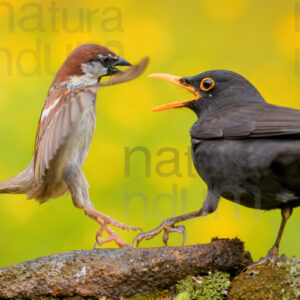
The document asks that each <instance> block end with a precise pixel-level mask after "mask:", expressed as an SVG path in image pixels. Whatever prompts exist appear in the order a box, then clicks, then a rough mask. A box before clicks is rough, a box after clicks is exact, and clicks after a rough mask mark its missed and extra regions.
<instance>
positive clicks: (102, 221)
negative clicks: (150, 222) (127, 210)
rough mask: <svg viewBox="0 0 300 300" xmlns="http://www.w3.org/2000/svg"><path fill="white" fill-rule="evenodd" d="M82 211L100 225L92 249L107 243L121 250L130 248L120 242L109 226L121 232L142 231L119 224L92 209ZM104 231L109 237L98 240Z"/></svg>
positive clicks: (87, 208) (86, 208)
mask: <svg viewBox="0 0 300 300" xmlns="http://www.w3.org/2000/svg"><path fill="white" fill-rule="evenodd" d="M84 211H85V213H86V214H87V215H88V216H89V217H91V218H92V219H94V220H95V221H96V222H97V223H98V224H99V225H100V229H99V230H98V232H97V234H96V243H95V245H94V248H95V247H97V246H102V245H103V244H106V243H109V242H111V241H114V242H115V243H116V244H117V245H118V246H119V247H121V248H123V247H131V245H130V244H128V243H126V242H124V241H122V239H121V238H120V237H119V236H118V235H117V233H116V232H115V231H114V230H113V229H111V228H110V227H109V225H113V226H115V227H118V228H121V229H123V230H125V229H126V230H134V231H137V230H140V231H142V229H141V228H139V227H135V226H129V225H125V224H123V223H120V222H118V221H117V220H114V219H113V218H111V217H110V216H108V215H105V214H103V213H101V212H99V211H97V210H95V209H93V208H89V207H84ZM104 231H106V232H107V233H108V235H109V237H107V238H104V239H99V238H100V237H101V236H102V234H103V232H104Z"/></svg>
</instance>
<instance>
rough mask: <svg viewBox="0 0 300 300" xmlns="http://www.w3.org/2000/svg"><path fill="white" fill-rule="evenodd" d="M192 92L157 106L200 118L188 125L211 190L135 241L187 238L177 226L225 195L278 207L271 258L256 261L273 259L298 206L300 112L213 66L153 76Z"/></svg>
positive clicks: (260, 205)
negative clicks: (192, 207)
mask: <svg viewBox="0 0 300 300" xmlns="http://www.w3.org/2000/svg"><path fill="white" fill-rule="evenodd" d="M152 77H157V78H160V79H163V80H166V81H170V82H173V83H175V84H176V85H179V86H181V87H184V88H186V89H188V90H189V91H191V92H193V94H194V95H195V98H193V99H191V100H185V101H178V102H174V103H171V104H166V105H162V106H160V107H158V108H156V109H154V111H161V110H166V109H170V108H178V107H188V108H190V109H191V110H193V111H194V112H195V113H196V115H197V117H198V120H197V122H196V123H195V124H194V125H193V126H192V128H191V130H190V135H191V143H192V156H193V162H194V166H195V168H196V170H197V172H198V174H199V175H200V177H201V178H202V179H203V180H204V181H205V183H206V184H207V187H208V194H207V198H206V200H205V201H204V204H203V206H202V208H201V209H200V210H199V211H196V212H192V213H189V214H186V215H183V216H179V217H175V218H170V219H167V220H165V221H164V222H163V223H162V224H161V225H160V226H159V227H157V228H156V229H154V230H152V231H150V232H146V233H142V234H140V235H138V236H137V237H136V239H135V241H136V242H137V244H138V243H139V242H140V241H141V240H142V239H150V238H152V237H153V236H155V235H156V234H158V233H159V232H161V231H164V242H165V243H167V240H168V234H169V232H174V231H176V232H179V233H182V234H183V235H184V238H185V231H184V227H183V226H175V224H176V223H178V222H180V221H183V220H187V219H190V218H193V217H197V216H203V215H207V214H209V213H211V212H213V211H215V210H216V209H217V206H218V202H219V198H220V197H221V196H222V197H224V198H226V199H228V200H230V201H233V202H235V203H238V204H241V205H244V206H247V207H250V208H254V209H263V210H270V209H281V211H282V223H281V226H280V230H279V233H278V237H277V239H276V242H275V244H274V246H273V247H272V249H271V250H270V251H269V253H268V255H267V256H266V257H265V258H264V259H262V260H260V261H259V262H258V263H256V264H266V263H269V262H272V263H275V262H276V260H277V258H278V247H279V242H280V239H281V235H282V232H283V229H284V226H285V223H286V221H287V219H288V218H289V217H290V215H291V214H292V210H293V208H294V207H297V206H300V111H299V110H296V109H291V108H287V107H280V106H276V105H272V104H268V103H267V102H266V101H265V100H264V98H263V97H262V96H261V94H260V93H259V92H258V91H257V89H256V88H255V87H254V86H253V85H252V84H251V83H250V82H249V81H248V80H246V79H245V78H244V77H242V76H241V75H239V74H237V73H234V72H231V71H225V70H213V71H208V72H204V73H201V74H199V75H196V76H193V77H183V78H181V77H176V76H172V75H168V74H153V75H152Z"/></svg>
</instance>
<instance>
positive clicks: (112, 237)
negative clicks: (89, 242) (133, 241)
mask: <svg viewBox="0 0 300 300" xmlns="http://www.w3.org/2000/svg"><path fill="white" fill-rule="evenodd" d="M96 221H97V223H98V224H100V226H101V227H100V229H99V230H98V232H97V234H96V243H95V244H94V248H96V247H97V246H102V245H104V244H106V243H109V242H112V241H114V242H115V243H116V244H117V245H118V246H119V247H120V248H124V247H131V245H130V244H128V243H126V242H124V241H122V239H121V238H120V237H119V236H118V235H117V233H116V232H115V231H114V230H113V229H111V228H110V227H108V225H107V224H105V223H103V222H102V221H101V220H100V219H98V218H97V220H96ZM104 230H105V231H106V232H107V233H108V234H109V237H107V238H104V239H99V237H101V236H102V233H103V231H104Z"/></svg>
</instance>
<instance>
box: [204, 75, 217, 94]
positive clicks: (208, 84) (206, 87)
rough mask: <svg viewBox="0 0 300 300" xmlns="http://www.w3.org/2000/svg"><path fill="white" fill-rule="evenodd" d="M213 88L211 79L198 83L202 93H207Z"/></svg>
mask: <svg viewBox="0 0 300 300" xmlns="http://www.w3.org/2000/svg"><path fill="white" fill-rule="evenodd" d="M214 86H215V82H214V81H213V80H212V79H211V78H208V77H206V78H203V79H202V80H201V83H200V89H201V90H202V91H205V92H207V91H209V90H211V89H212V88H213V87H214Z"/></svg>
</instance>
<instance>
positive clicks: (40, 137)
mask: <svg viewBox="0 0 300 300" xmlns="http://www.w3.org/2000/svg"><path fill="white" fill-rule="evenodd" d="M146 65H147V59H144V60H143V61H141V63H140V64H138V65H136V66H132V65H131V64H130V63H129V62H127V61H126V60H125V59H123V58H122V57H120V56H118V55H117V54H115V53H114V52H112V51H111V50H109V49H107V48H105V47H103V46H101V45H97V44H83V45H81V46H79V47H77V48H76V49H74V50H73V51H72V52H71V54H70V55H69V56H68V57H67V58H66V60H65V62H64V63H63V64H62V66H61V67H60V69H59V70H58V72H57V74H56V76H55V78H54V80H53V82H52V85H51V86H50V89H49V92H48V96H47V98H46V102H45V105H44V108H43V110H42V113H41V117H40V120H39V124H38V129H37V135H36V140H35V150H34V155H33V158H32V160H31V162H30V164H29V165H28V167H27V168H26V169H25V170H24V171H22V172H21V173H19V174H17V175H16V176H14V177H12V178H9V179H7V180H5V181H3V182H1V183H0V194H1V193H13V194H26V195H27V196H28V198H29V199H31V198H34V199H36V200H38V201H39V202H40V203H44V202H46V201H48V200H50V199H51V198H56V197H59V196H61V195H63V194H64V193H66V192H70V194H71V197H72V200H73V203H74V205H75V206H76V207H78V208H80V209H83V210H84V212H85V213H86V214H87V215H88V216H89V217H91V218H93V219H94V220H95V221H97V223H98V224H99V225H100V226H101V227H100V229H99V231H98V232H97V235H96V240H97V244H98V245H102V244H104V243H106V242H110V241H115V242H116V244H117V245H118V246H120V247H127V246H131V245H130V244H128V243H125V242H123V241H122V240H121V239H120V238H119V237H118V235H117V234H116V232H115V231H114V230H113V229H112V228H110V227H109V225H110V224H111V225H113V226H116V227H119V228H122V229H131V230H138V229H139V228H138V227H134V226H128V225H125V224H122V223H120V222H118V221H117V220H114V219H112V218H111V217H109V216H107V215H105V214H103V213H101V212H99V211H97V210H95V208H94V206H93V204H92V202H91V200H90V198H89V192H88V183H87V180H86V178H85V176H84V174H83V171H82V170H81V168H82V165H83V163H84V161H85V159H86V156H87V154H88V150H89V146H90V143H91V141H92V138H93V134H94V130H95V126H96V94H97V90H98V89H99V88H100V87H103V86H109V85H113V84H118V83H121V82H126V81H129V80H132V79H134V78H136V77H137V76H139V75H140V74H141V73H142V71H143V70H144V69H145V67H146ZM118 66H129V67H130V66H131V68H129V69H127V70H126V71H124V72H122V71H120V70H119V69H118V68H117V67H118ZM111 75H114V76H113V77H112V78H111V79H110V80H109V81H106V82H103V83H102V82H101V83H98V82H99V81H100V80H101V79H102V78H103V77H104V76H111ZM103 231H106V232H107V233H108V235H109V237H108V238H105V239H102V240H99V239H98V238H99V237H100V236H101V235H102V233H103Z"/></svg>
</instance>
